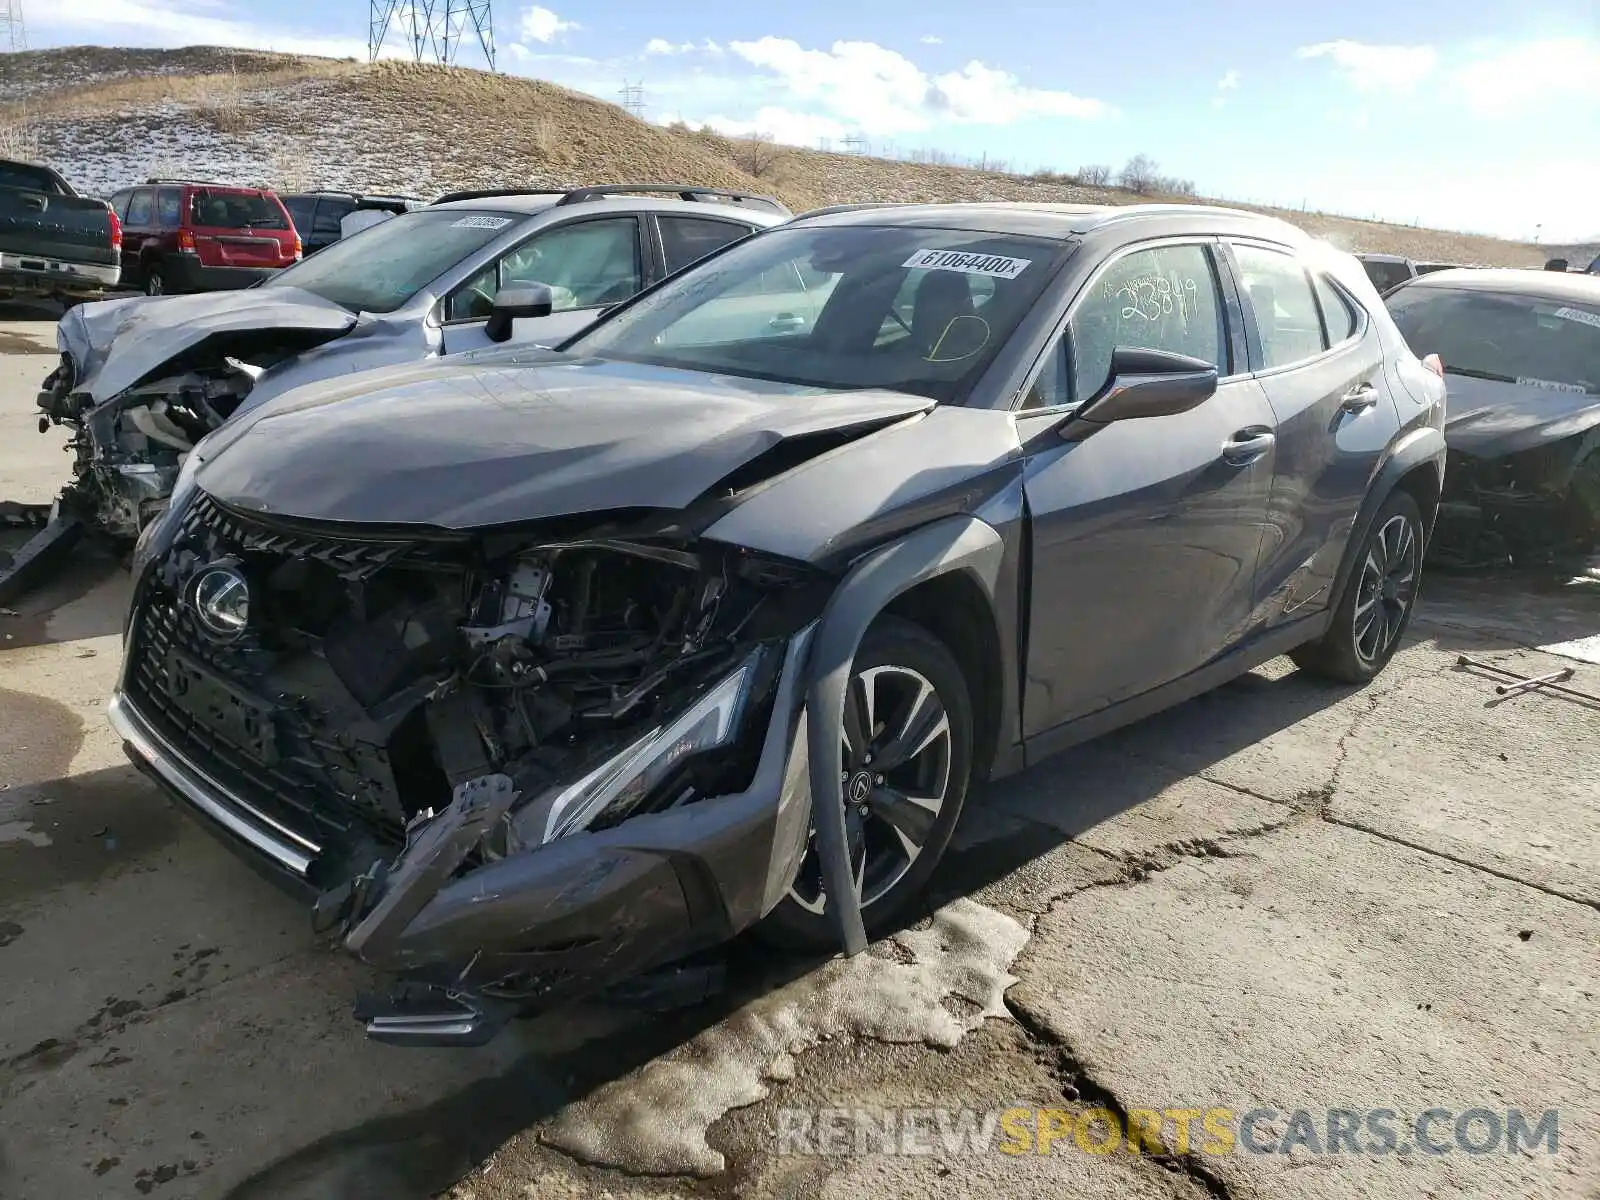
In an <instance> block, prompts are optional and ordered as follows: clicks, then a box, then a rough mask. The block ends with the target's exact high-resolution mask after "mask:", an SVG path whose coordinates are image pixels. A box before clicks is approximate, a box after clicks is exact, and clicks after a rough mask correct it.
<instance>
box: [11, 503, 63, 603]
mask: <svg viewBox="0 0 1600 1200" xmlns="http://www.w3.org/2000/svg"><path fill="white" fill-rule="evenodd" d="M82 536H83V522H82V521H80V520H79V519H78V518H77V517H63V516H61V515H60V514H59V513H58V514H56V515H55V516H53V517H51V518H50V522H49V524H47V525H46V526H45V527H44V528H43V529H41V530H40V531H39V532H38V533H36V534H34V535H33V536H32V537H31V538H29V539H28V540H27V541H26V542H25V543H23V546H22V549H20V550H17V551H15V552H13V553H12V555H11V561H10V563H9V564H7V565H4V566H0V604H10V603H11V602H12V601H13V600H15V599H16V598H17V597H18V596H20V595H22V594H23V593H24V592H27V591H30V590H32V589H33V588H35V587H37V586H38V585H39V584H40V583H42V582H43V581H44V579H45V578H46V577H47V576H49V575H50V573H51V572H53V571H55V570H56V569H57V568H58V567H59V566H60V564H61V560H62V559H63V558H64V557H65V556H66V554H67V553H68V551H70V550H71V549H72V547H73V546H75V545H77V543H78V539H79V538H81V537H82Z"/></svg>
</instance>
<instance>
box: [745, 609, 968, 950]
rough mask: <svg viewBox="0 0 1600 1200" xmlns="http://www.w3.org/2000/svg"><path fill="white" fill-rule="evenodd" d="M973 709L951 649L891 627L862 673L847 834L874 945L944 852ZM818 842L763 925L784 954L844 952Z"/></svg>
mask: <svg viewBox="0 0 1600 1200" xmlns="http://www.w3.org/2000/svg"><path fill="white" fill-rule="evenodd" d="M972 726H973V721H972V701H971V698H970V695H969V693H968V689H967V683H966V680H965V678H964V677H963V676H962V673H961V668H960V666H958V665H957V663H956V661H955V659H954V658H953V657H952V656H951V654H950V651H949V650H947V649H946V648H945V646H944V644H943V643H942V642H940V641H939V640H938V639H937V638H935V637H933V636H932V635H931V634H929V633H927V632H926V631H925V630H923V629H922V627H921V626H918V625H914V624H912V623H911V622H909V621H903V620H900V619H898V618H895V617H885V618H881V619H880V620H879V621H877V622H876V623H874V625H873V626H872V628H871V629H869V630H868V631H867V634H866V636H865V637H864V638H863V639H862V640H861V647H860V649H859V650H857V652H856V657H855V662H854V663H853V664H852V667H851V675H850V687H849V690H848V692H847V693H846V695H845V708H844V728H843V729H842V730H840V743H841V749H842V757H843V765H844V771H843V775H842V783H843V791H844V802H845V835H846V843H847V845H848V846H849V849H850V866H851V871H852V875H853V878H854V880H855V887H856V891H857V893H858V894H859V895H860V897H861V917H862V921H863V922H864V923H865V925H866V927H867V933H868V935H869V936H877V935H879V934H880V933H882V932H883V931H884V930H885V928H886V927H887V926H888V924H889V923H890V922H891V921H892V920H893V919H894V918H895V917H896V916H897V915H898V914H899V913H900V912H901V911H902V910H903V909H904V908H905V906H906V904H907V903H908V902H910V901H911V900H912V899H913V898H914V897H915V896H916V895H917V893H918V892H920V891H921V890H922V887H923V885H924V884H925V883H926V882H927V880H928V876H929V875H931V874H932V873H933V869H934V867H936V866H937V865H938V863H939V859H940V858H941V857H942V856H943V855H944V851H945V847H946V846H948V845H949V843H950V835H951V834H952V833H953V832H954V831H955V826H956V820H957V818H959V817H960V815H961V807H962V805H963V804H964V803H965V801H966V796H967V784H968V781H969V779H970V776H971V774H972ZM822 879H823V873H822V860H821V857H820V855H819V854H818V852H817V844H816V834H815V831H813V833H812V836H811V844H810V845H809V847H808V848H807V850H806V854H805V857H804V858H803V859H802V860H801V863H800V870H799V872H798V874H797V875H796V876H795V880H794V883H793V884H791V885H790V888H789V892H788V894H787V895H786V896H785V897H784V898H783V899H782V900H781V901H779V903H778V906H777V907H776V908H775V909H773V910H772V912H771V914H769V915H768V917H767V919H766V920H765V921H764V922H762V924H761V925H760V926H759V927H758V929H759V931H760V933H761V935H762V936H763V937H765V938H767V939H768V940H769V941H773V942H776V943H778V944H780V945H784V946H788V947H792V948H795V949H804V950H825V949H829V948H836V947H837V946H838V934H837V932H836V930H835V927H834V918H833V913H832V911H831V910H830V909H829V907H828V896H827V893H826V891H825V890H824V888H823V884H822Z"/></svg>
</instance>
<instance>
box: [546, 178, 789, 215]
mask: <svg viewBox="0 0 1600 1200" xmlns="http://www.w3.org/2000/svg"><path fill="white" fill-rule="evenodd" d="M632 192H660V193H663V194H666V195H673V196H676V197H677V198H678V199H679V200H691V201H699V202H701V203H707V204H715V203H718V202H721V201H726V202H730V203H733V204H753V205H757V206H760V207H762V208H769V209H771V210H772V211H774V212H779V213H787V212H788V211H789V209H788V208H787V207H786V206H785V205H784V203H783V202H782V201H781V200H779V199H778V198H777V197H776V196H763V195H758V194H757V193H754V192H735V191H729V190H728V189H726V188H714V187H700V186H699V185H697V184H693V183H603V184H598V185H596V186H594V187H581V188H574V189H573V190H572V191H570V192H568V193H567V194H566V195H565V196H563V197H561V199H560V200H558V201H556V203H557V204H582V203H583V202H584V201H585V200H594V199H597V198H599V197H601V196H617V195H624V196H625V195H628V194H629V193H632Z"/></svg>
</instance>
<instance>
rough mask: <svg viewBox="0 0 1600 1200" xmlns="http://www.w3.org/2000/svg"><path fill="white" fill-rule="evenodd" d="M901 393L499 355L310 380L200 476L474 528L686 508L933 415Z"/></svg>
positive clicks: (243, 495) (279, 498)
mask: <svg viewBox="0 0 1600 1200" xmlns="http://www.w3.org/2000/svg"><path fill="white" fill-rule="evenodd" d="M932 407H933V402H932V401H931V400H927V399H925V398H923V397H920V396H909V395H904V394H902V393H898V392H883V391H847V392H830V391H826V390H822V389H818V388H807V387H798V386H792V385H786V384H778V383H766V382H762V381H758V380H750V379H734V378H730V377H727V376H709V375H702V374H698V373H693V372H685V371H676V370H668V369H664V368H658V367H651V366H643V365H639V364H635V363H625V362H615V361H603V360H597V359H575V358H568V357H565V356H562V355H559V354H556V353H554V352H551V351H538V350H522V351H520V352H506V351H496V352H495V353H493V354H490V355H487V356H480V355H478V354H473V355H462V356H453V357H450V358H444V359H436V360H433V361H430V362H423V363H417V364H408V365H405V366H400V367H394V368H390V369H386V370H380V371H368V372H363V373H362V374H360V375H357V376H350V377H346V378H343V379H337V380H328V381H326V382H324V383H319V384H312V385H310V386H307V387H303V388H297V389H295V390H294V391H291V392H288V393H285V394H284V395H283V396H281V397H278V398H277V399H275V400H273V401H271V402H269V403H268V404H266V405H264V406H263V407H262V408H260V409H258V410H256V411H254V412H252V413H249V414H248V415H246V416H244V417H242V418H240V419H239V420H237V421H233V422H230V423H229V424H227V425H225V426H223V427H222V429H220V430H219V431H218V432H217V433H216V434H213V435H212V437H211V438H208V439H207V440H206V442H204V443H202V445H201V447H200V449H199V453H200V454H201V456H202V458H203V459H204V460H205V461H204V462H203V464H202V465H201V466H200V468H199V470H198V472H197V474H196V476H195V481H196V483H197V484H198V485H199V486H200V487H201V488H203V489H204V490H205V491H207V492H209V493H210V494H211V495H213V496H215V497H216V498H217V499H219V500H221V501H222V502H223V503H225V504H229V505H232V506H234V507H237V508H241V509H245V510H252V511H257V512H265V513H271V514H275V515H278V516H285V517H298V518H304V519H308V520H320V521H348V522H355V523H371V524H385V525H392V524H419V525H428V526H434V527H440V528H446V529H470V528H476V527H481V526H487V525H495V524H503V523H508V522H515V521H527V520H537V519H543V518H548V517H555V516H565V515H568V514H576V513H584V512H597V511H602V510H606V509H623V508H654V509H681V508H683V507H685V506H687V505H689V504H690V503H692V502H693V501H694V500H696V499H697V498H699V497H700V496H702V495H703V494H704V493H705V492H706V491H707V490H708V489H709V488H711V487H712V486H713V485H715V484H716V483H717V482H718V481H719V480H721V479H723V478H724V477H725V476H727V475H728V474H729V473H730V472H731V471H733V470H735V469H736V468H739V467H741V466H743V465H745V464H746V463H748V462H750V461H751V460H752V459H755V458H756V457H758V456H759V455H761V454H762V453H763V452H765V451H768V450H771V449H773V448H774V447H776V446H778V445H779V444H780V443H782V442H784V441H786V440H788V439H792V438H797V437H805V436H806V435H810V434H824V433H831V432H836V431H847V430H853V431H858V432H860V433H862V434H865V433H868V432H871V431H872V430H874V429H877V428H880V427H883V426H885V425H888V424H891V423H893V422H895V421H899V420H902V419H904V418H906V417H910V416H914V415H916V414H918V413H922V412H926V411H927V410H928V409H930V408H932Z"/></svg>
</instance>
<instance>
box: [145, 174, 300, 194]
mask: <svg viewBox="0 0 1600 1200" xmlns="http://www.w3.org/2000/svg"><path fill="white" fill-rule="evenodd" d="M145 183H146V184H150V183H171V184H178V185H180V186H184V185H186V186H188V187H216V188H242V189H243V190H245V191H271V190H272V189H271V188H256V187H252V186H251V185H249V184H247V183H218V182H217V181H216V180H214V179H159V178H155V177H151V178H149V179H146V180H145Z"/></svg>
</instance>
